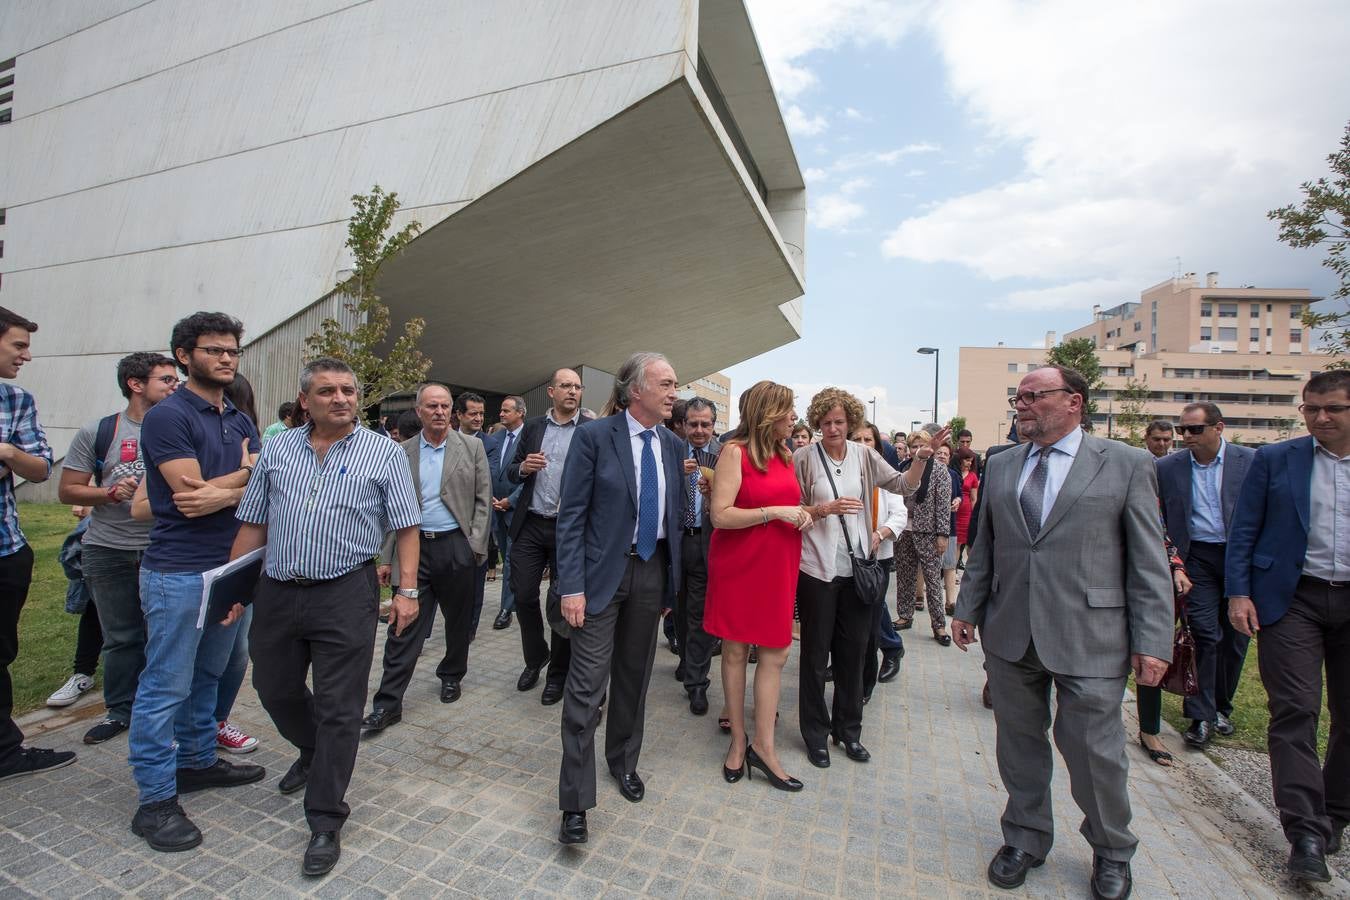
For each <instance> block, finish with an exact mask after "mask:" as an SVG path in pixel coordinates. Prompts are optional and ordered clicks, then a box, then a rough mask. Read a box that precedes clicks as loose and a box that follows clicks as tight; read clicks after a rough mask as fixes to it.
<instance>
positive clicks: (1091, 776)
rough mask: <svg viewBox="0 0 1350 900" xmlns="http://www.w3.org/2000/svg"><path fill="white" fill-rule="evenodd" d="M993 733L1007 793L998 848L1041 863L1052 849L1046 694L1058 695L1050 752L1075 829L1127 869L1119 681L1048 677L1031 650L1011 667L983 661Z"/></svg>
mask: <svg viewBox="0 0 1350 900" xmlns="http://www.w3.org/2000/svg"><path fill="white" fill-rule="evenodd" d="M984 665H985V671H986V672H988V673H989V693H990V696H991V697H992V699H993V701H994V722H995V725H996V726H997V729H998V739H997V751H998V771H999V775H1000V776H1002V778H1003V786H1004V787H1005V788H1007V791H1008V805H1007V806H1006V807H1005V808H1004V811H1003V819H1002V823H1003V842H1004V843H1005V844H1008V845H1009V846H1012V847H1016V848H1018V849H1019V850H1024V851H1026V852H1027V853H1030V854H1031V855H1032V856H1035V857H1037V858H1038V859H1045V857H1046V855H1047V854H1049V852H1050V847H1051V845H1052V844H1053V843H1054V838H1055V829H1054V817H1053V814H1052V812H1051V808H1050V778H1051V776H1052V775H1053V773H1054V758H1053V756H1052V755H1051V751H1050V740H1049V734H1048V732H1049V731H1050V724H1051V720H1050V688H1051V686H1052V685H1053V686H1054V688H1055V692H1056V707H1057V708H1056V711H1055V716H1054V729H1055V746H1056V747H1058V748H1059V752H1060V754H1061V755H1062V756H1063V757H1064V762H1065V765H1066V766H1067V767H1068V769H1069V789H1070V791H1071V792H1072V794H1073V799H1074V802H1075V803H1077V804H1078V808H1079V809H1081V810H1082V811H1083V824H1082V826H1081V827H1080V828H1079V831H1080V832H1082V834H1083V837H1085V838H1087V842H1088V843H1089V844H1090V845H1091V846H1092V850H1093V852H1094V853H1096V854H1097V855H1098V856H1100V857H1102V858H1104V859H1111V860H1117V861H1120V862H1128V861H1129V859H1130V857H1132V856H1133V855H1134V849H1135V846H1136V845H1137V844H1138V839H1137V838H1135V836H1134V835H1133V834H1132V833H1131V832H1130V827H1129V826H1130V816H1131V814H1130V797H1129V793H1128V790H1127V786H1126V781H1127V776H1128V774H1129V763H1128V761H1127V759H1126V756H1125V726H1124V723H1123V722H1121V718H1120V705H1121V698H1122V697H1123V696H1124V693H1125V678H1124V677H1123V676H1122V677H1120V678H1082V677H1074V676H1067V675H1057V674H1055V673H1053V672H1050V671H1048V670H1047V669H1046V668H1045V667H1044V666H1043V665H1042V664H1041V660H1040V657H1038V656H1037V655H1036V648H1035V647H1034V646H1029V647H1028V648H1027V654H1026V656H1024V657H1022V659H1020V660H1018V661H1017V662H1009V661H1008V660H1006V659H1000V658H999V657H997V656H994V655H992V654H986V655H985V662H984Z"/></svg>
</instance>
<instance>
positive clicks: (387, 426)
mask: <svg viewBox="0 0 1350 900" xmlns="http://www.w3.org/2000/svg"><path fill="white" fill-rule="evenodd" d="M384 430H385V431H398V413H390V414H389V415H387V416H385V417H384ZM402 433H403V432H401V431H399V434H402Z"/></svg>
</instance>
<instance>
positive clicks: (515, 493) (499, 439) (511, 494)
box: [479, 425, 525, 527]
mask: <svg viewBox="0 0 1350 900" xmlns="http://www.w3.org/2000/svg"><path fill="white" fill-rule="evenodd" d="M508 433H509V432H506V431H500V432H498V433H497V434H486V433H484V432H481V431H480V432H479V435H480V436H481V437H482V438H483V449H484V450H485V451H486V452H487V461H488V474H489V475H490V476H491V478H492V499H494V500H501V499H502V498H503V497H506V498H509V499H510V501H511V508H510V509H509V510H507V511H506V512H504V513H496V515H499V516H505V517H506V521H507V523H510V521H511V518H512V514H513V513H514V512H515V511H516V503H517V502H519V500H520V494H521V492H522V491H524V490H525V486H524V485H522V484H512V483H511V480H510V479H508V478H507V477H506V467H507V466H508V465H510V463H511V460H509V459H507V460H503V459H502V456H501V454H502V447H503V446H505V444H506V435H507V434H508ZM520 437H521V439H522V440H523V439H524V437H525V426H523V425H522V426H521V428H520ZM511 455H512V456H513V457H514V456H515V451H514V447H513V448H512V454H511ZM494 512H495V511H494ZM508 527H509V525H508Z"/></svg>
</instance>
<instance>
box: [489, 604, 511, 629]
mask: <svg viewBox="0 0 1350 900" xmlns="http://www.w3.org/2000/svg"><path fill="white" fill-rule="evenodd" d="M510 627H511V610H509V609H504V610H502V611H501V612H499V613H497V618H495V619H493V620H492V630H493V631H502V630H504V629H507V628H510Z"/></svg>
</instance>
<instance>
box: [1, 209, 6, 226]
mask: <svg viewBox="0 0 1350 900" xmlns="http://www.w3.org/2000/svg"><path fill="white" fill-rule="evenodd" d="M3 224H5V208H4V207H3V206H0V225H3Z"/></svg>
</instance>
